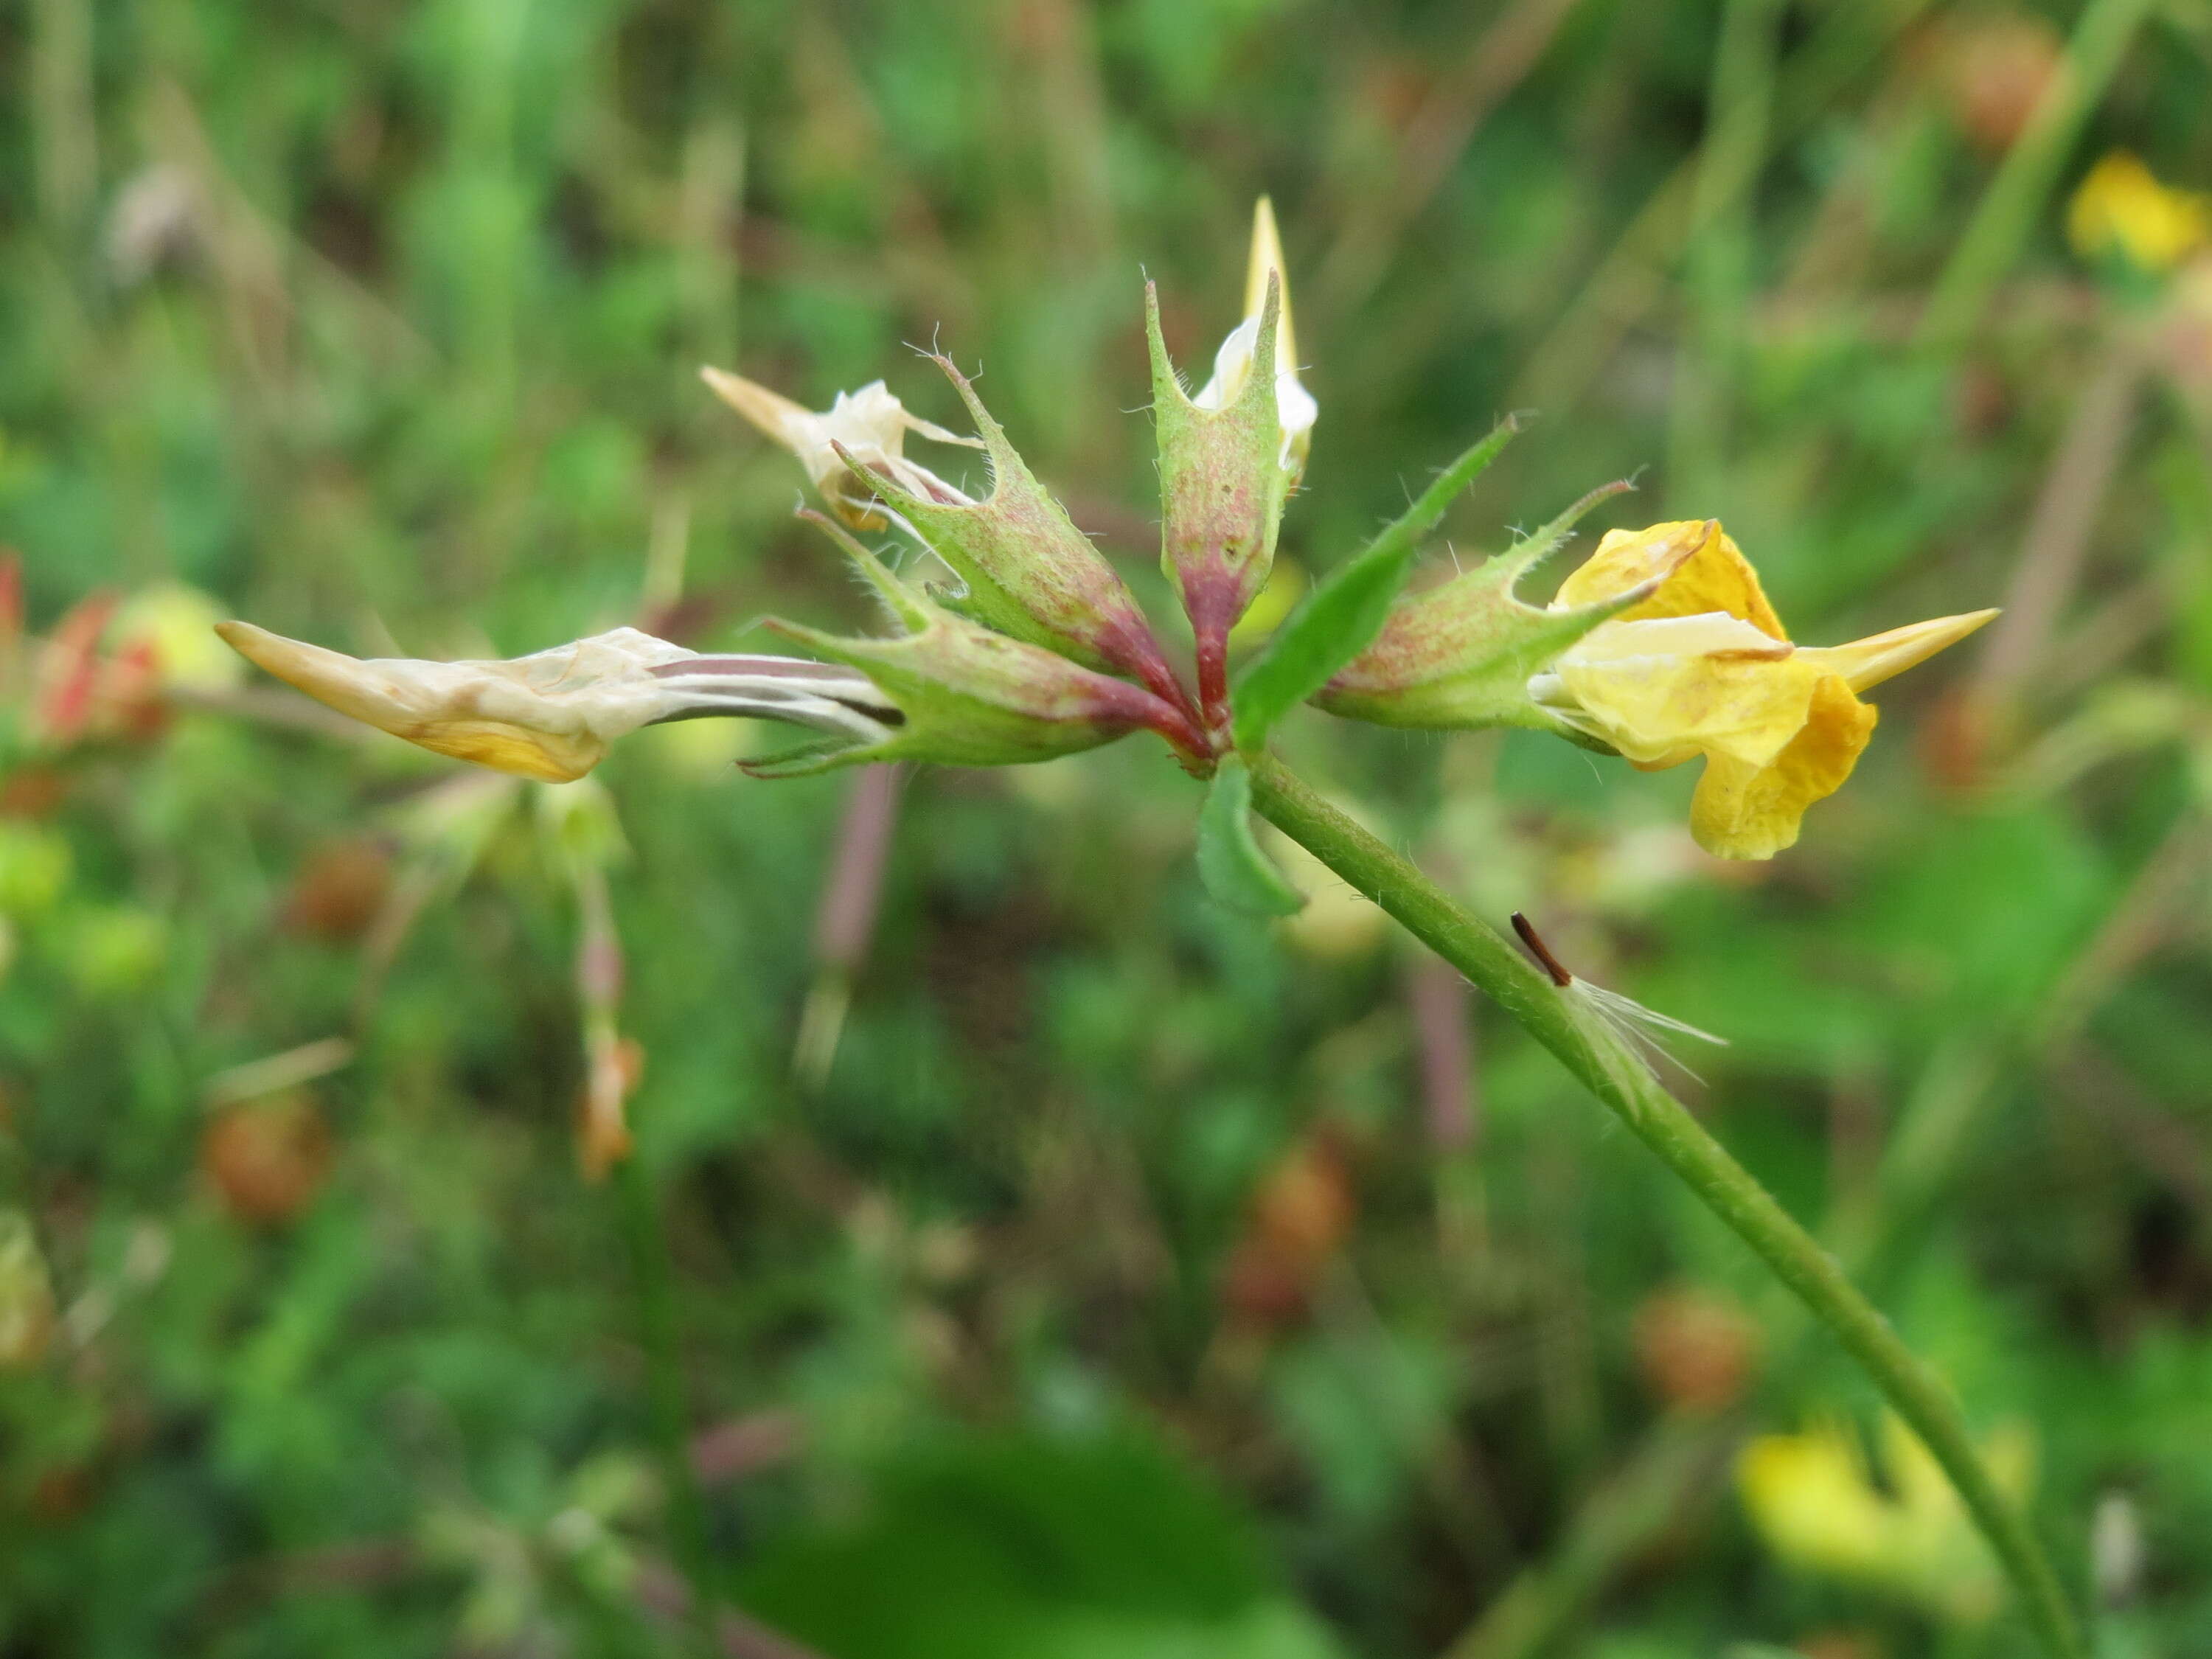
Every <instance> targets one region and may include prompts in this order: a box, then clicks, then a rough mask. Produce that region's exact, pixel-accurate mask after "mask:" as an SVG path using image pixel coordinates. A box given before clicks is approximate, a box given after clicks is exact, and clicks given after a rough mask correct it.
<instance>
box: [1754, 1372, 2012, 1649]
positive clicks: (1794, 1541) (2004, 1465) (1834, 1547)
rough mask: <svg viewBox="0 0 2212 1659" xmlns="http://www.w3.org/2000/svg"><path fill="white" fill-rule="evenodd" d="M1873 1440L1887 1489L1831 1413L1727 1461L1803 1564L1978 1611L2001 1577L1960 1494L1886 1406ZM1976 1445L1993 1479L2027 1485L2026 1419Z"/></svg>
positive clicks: (1944, 1609)
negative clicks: (1828, 1420) (1824, 1420)
mask: <svg viewBox="0 0 2212 1659" xmlns="http://www.w3.org/2000/svg"><path fill="white" fill-rule="evenodd" d="M1982 1453H1983V1455H1984V1459H1985V1460H1986V1461H1987V1462H1988V1463H1989V1466H1990V1473H1991V1474H1992V1475H1993V1476H1994V1477H1995V1478H1996V1481H1997V1483H1998V1485H1999V1486H2002V1487H2003V1488H2004V1489H2005V1491H2006V1492H2008V1493H2009V1494H2010V1495H2011V1496H2013V1497H2014V1498H2020V1497H2022V1496H2024V1495H2025V1494H2026V1492H2027V1488H2028V1486H2029V1485H2030V1484H2031V1479H2032V1473H2033V1462H2034V1459H2033V1445H2032V1444H2031V1443H2030V1441H2029V1439H2028V1437H2027V1431H2025V1430H2024V1429H2021V1428H2020V1427H2018V1426H2017V1425H2008V1426H2006V1427H2003V1428H2001V1429H1999V1430H1998V1431H1996V1432H1995V1433H1993V1434H1991V1435H1990V1437H1988V1439H1987V1440H1986V1441H1985V1442H1984V1444H1983V1446H1982ZM1881 1468H1882V1473H1883V1474H1885V1475H1886V1476H1887V1491H1883V1490H1881V1489H1880V1488H1877V1487H1876V1486H1875V1483H1874V1480H1873V1478H1872V1476H1871V1474H1870V1473H1869V1469H1868V1468H1867V1464H1866V1460H1865V1459H1864V1457H1863V1456H1862V1455H1861V1454H1860V1450H1859V1448H1858V1446H1857V1443H1856V1442H1855V1441H1854V1440H1853V1439H1852V1438H1850V1437H1849V1436H1848V1435H1846V1434H1845V1433H1844V1431H1843V1430H1842V1429H1840V1428H1838V1426H1836V1425H1833V1424H1824V1425H1820V1426H1819V1427H1816V1428H1814V1429H1810V1430H1808V1431H1806V1432H1805V1433H1803V1434H1775V1435H1762V1436H1761V1437H1759V1438H1758V1439H1756V1440H1753V1442H1752V1443H1750V1444H1749V1445H1748V1446H1747V1447H1745V1448H1744V1449H1743V1451H1742V1453H1741V1455H1739V1456H1738V1458H1737V1460H1736V1468H1735V1475H1736V1486H1737V1490H1738V1491H1739V1492H1741V1495H1742V1498H1743V1504H1744V1508H1745V1510H1747V1512H1748V1514H1749V1516H1750V1517H1751V1522H1752V1525H1753V1527H1754V1528H1756V1529H1757V1531H1758V1533H1759V1536H1760V1537H1761V1538H1762V1539H1764V1540H1765V1542H1766V1545H1767V1547H1768V1548H1770V1549H1771V1550H1772V1551H1773V1552H1774V1553H1775V1554H1776V1555H1778V1556H1779V1557H1780V1558H1781V1559H1783V1560H1784V1562H1786V1563H1787V1564H1788V1565H1790V1566H1792V1567H1794V1568H1796V1569H1797V1570H1798V1571H1802V1572H1808V1573H1812V1574H1814V1575H1818V1576H1822V1577H1833V1578H1841V1579H1846V1580H1849V1581H1850V1582H1851V1583H1858V1584H1863V1585H1866V1586H1868V1587H1869V1588H1872V1589H1880V1590H1884V1591H1887V1593H1889V1594H1890V1595H1895V1596H1898V1597H1900V1598H1902V1599H1903V1600H1905V1601H1911V1602H1912V1603H1913V1604H1915V1605H1916V1606H1918V1607H1923V1608H1924V1609H1925V1610H1927V1611H1928V1612H1929V1613H1935V1614H1936V1615H1938V1616H1940V1617H1942V1618H1946V1619H1953V1620H1960V1621H1965V1622H1972V1621H1978V1620H1984V1619H1987V1618H1988V1617H1990V1614H1992V1613H1995V1612H1996V1609H1997V1606H1998V1603H1999V1601H2000V1599H2001V1596H2002V1579H2001V1577H1999V1575H1998V1571H1997V1565H1996V1561H1995V1560H1994V1559H1992V1558H1991V1556H1990V1552H1989V1547H1988V1545H1987V1544H1986V1543H1984V1541H1983V1539H1982V1536H1981V1534H1979V1533H1978V1532H1977V1531H1976V1530H1975V1528H1974V1523H1973V1521H1972V1517H1970V1516H1968V1514H1967V1513H1966V1506H1965V1505H1964V1504H1962V1503H1961V1502H1960V1499H1959V1495H1958V1493H1957V1492H1954V1490H1953V1489H1952V1486H1951V1484H1950V1482H1949V1481H1948V1480H1947V1479H1946V1478H1945V1477H1944V1474H1943V1471H1942V1468H1941V1467H1940V1466H1939V1465H1938V1464H1937V1463H1936V1459H1935V1457H1934V1455H1932V1454H1931V1453H1930V1452H1929V1450H1928V1449H1927V1448H1926V1447H1925V1446H1923V1445H1922V1444H1921V1443H1920V1442H1919V1440H1918V1439H1917V1438H1916V1437H1914V1435H1913V1433H1912V1431H1911V1430H1910V1429H1908V1428H1906V1427H1905V1425H1904V1423H1903V1422H1902V1421H1900V1420H1899V1419H1898V1418H1897V1417H1895V1416H1894V1415H1892V1414H1888V1413H1885V1414H1884V1415H1883V1418H1882V1421H1881Z"/></svg>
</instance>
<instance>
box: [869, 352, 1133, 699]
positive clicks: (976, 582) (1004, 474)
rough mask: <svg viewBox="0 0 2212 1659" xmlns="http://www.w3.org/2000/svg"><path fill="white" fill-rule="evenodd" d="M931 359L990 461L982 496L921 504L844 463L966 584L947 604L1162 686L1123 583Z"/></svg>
mask: <svg viewBox="0 0 2212 1659" xmlns="http://www.w3.org/2000/svg"><path fill="white" fill-rule="evenodd" d="M930 361H931V362H933V363H935V364H936V365H937V366H938V368H940V369H942V370H943V371H944V373H945V378H946V379H947V380H951V382H952V386H953V389H954V390H955V391H957V392H958V393H959V394H960V400H961V401H962V402H963V403H964V404H967V405H968V413H969V418H970V419H972V420H973V421H974V422H975V431H976V434H977V435H978V436H979V437H980V438H981V440H982V447H983V449H984V452H985V453H986V454H987V456H988V457H989V459H990V465H991V491H990V494H988V495H986V496H984V497H983V499H981V501H936V500H930V499H926V498H924V497H923V496H921V495H915V494H913V493H911V492H910V491H908V490H905V489H901V488H899V486H898V485H897V484H896V483H893V482H891V481H890V479H888V478H886V477H883V476H882V475H881V474H880V473H878V472H876V471H872V470H871V469H869V468H867V467H864V466H862V465H860V463H859V462H857V461H855V460H854V459H852V458H851V457H849V456H846V457H845V458H844V459H845V463H846V465H847V466H848V467H849V468H850V469H851V470H852V471H853V473H854V476H855V477H858V478H859V479H860V482H861V483H865V484H866V486H867V487H868V488H869V489H872V490H873V491H874V492H875V495H876V496H877V498H878V499H879V500H880V501H883V502H884V503H885V504H886V505H887V506H889V507H891V508H893V509H894V510H895V511H896V512H897V513H898V514H899V516H900V517H901V518H902V519H904V520H906V521H907V522H908V524H909V525H911V526H913V527H914V529H915V532H916V533H917V534H919V535H920V536H921V538H922V539H923V540H924V541H925V542H927V544H929V546H930V548H931V550H933V551H934V552H935V553H936V554H937V556H939V558H941V559H943V560H944V561H945V563H946V564H947V565H948V566H950V567H951V569H952V571H953V572H954V574H957V576H958V577H959V578H960V580H961V581H962V582H963V583H964V584H965V585H966V587H967V590H968V591H967V592H966V593H965V594H963V595H961V596H960V597H959V598H957V599H948V600H947V601H946V605H947V607H948V608H950V609H953V610H956V611H958V612H959V613H960V614H963V615H964V616H967V617H970V618H972V619H973V620H975V621H976V622H979V623H982V624H984V625H985V626H986V627H988V628H994V629H997V630H998V631H999V632H1000V633H1002V634H1007V635H1012V637H1014V638H1015V639H1018V640H1026V641H1029V642H1030V644H1032V645H1041V646H1042V647H1045V648H1046V649H1047V650H1048V651H1057V652H1059V653H1060V654H1062V655H1063V656H1067V657H1072V658H1073V659H1075V660H1076V661H1078V662H1080V663H1083V664H1085V665H1087V666H1089V667H1092V668H1104V669H1109V670H1113V671H1118V672H1121V673H1127V674H1131V675H1133V676H1135V677H1136V678H1138V679H1139V680H1141V681H1143V682H1144V683H1145V684H1146V685H1148V686H1151V687H1152V688H1153V689H1154V690H1159V689H1160V688H1161V687H1162V686H1163V685H1164V684H1171V683H1172V681H1173V678H1174V675H1173V671H1171V670H1170V668H1169V667H1168V665H1167V661H1166V659H1165V657H1164V655H1163V654H1162V653H1161V651H1160V647H1159V645H1158V641H1155V640H1154V639H1153V637H1152V629H1151V627H1150V626H1149V625H1148V624H1147V623H1146V621H1145V617H1144V612H1143V611H1141V610H1140V609H1139V607H1138V605H1137V601H1136V599H1135V597H1134V596H1133V594H1132V593H1131V592H1129V589H1128V586H1127V584H1126V583H1124V582H1123V581H1122V580H1121V576H1120V574H1118V573H1117V572H1116V571H1115V568H1114V567H1113V566H1112V565H1111V564H1109V562H1107V560H1106V558H1105V556H1104V555H1103V554H1101V553H1100V552H1099V551H1098V550H1097V548H1096V547H1095V546H1093V545H1092V544H1091V539H1090V538H1088V537H1087V536H1085V534H1084V533H1083V532H1081V531H1079V530H1078V529H1077V528H1076V527H1075V525H1074V523H1073V521H1072V520H1070V519H1069V518H1068V516H1067V510H1066V508H1065V507H1062V506H1061V505H1060V502H1059V501H1056V500H1054V498H1053V495H1052V493H1051V491H1049V490H1048V489H1046V488H1045V487H1044V486H1043V485H1042V483H1039V482H1038V481H1037V478H1036V474H1035V473H1033V472H1031V471H1030V469H1029V466H1028V464H1027V463H1025V462H1024V460H1023V459H1022V458H1021V454H1020V452H1018V450H1016V449H1015V447H1014V446H1013V444H1012V442H1011V441H1009V440H1008V439H1007V437H1006V430H1005V428H1002V427H1000V424H999V423H998V422H996V421H994V420H993V419H992V418H991V414H990V411H989V410H987V409H985V408H984V406H983V401H982V399H981V398H978V397H977V396H976V395H975V387H974V386H971V385H970V384H969V380H968V378H967V376H965V375H963V374H961V372H960V371H959V369H958V368H955V367H954V366H953V363H952V360H951V358H949V357H945V356H932V357H931V359H930ZM840 453H841V455H842V451H841V452H840Z"/></svg>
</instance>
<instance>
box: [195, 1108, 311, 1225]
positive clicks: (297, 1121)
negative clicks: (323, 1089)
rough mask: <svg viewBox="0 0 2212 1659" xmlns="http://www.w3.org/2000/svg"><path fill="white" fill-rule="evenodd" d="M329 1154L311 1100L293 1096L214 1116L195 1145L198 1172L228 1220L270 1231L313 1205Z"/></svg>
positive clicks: (231, 1109) (232, 1109) (224, 1111)
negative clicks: (210, 1186) (219, 1199)
mask: <svg viewBox="0 0 2212 1659" xmlns="http://www.w3.org/2000/svg"><path fill="white" fill-rule="evenodd" d="M332 1152H333V1147H332V1145H331V1132H330V1127H329V1125H328V1124H327V1123H325V1121H324V1119H323V1114H322V1111H321V1109H319V1107H318V1106H317V1105H316V1104H315V1100H314V1097H313V1096H312V1095H310V1094H309V1093H307V1091H305V1090H303V1089H302V1090H294V1091H289V1092H287V1093H283V1094H277V1095H270V1096H267V1097H264V1098H262V1099H259V1100H249V1101H242V1102H240V1103H239V1104H237V1105H235V1106H227V1107H225V1108H223V1109H222V1110H221V1111H219V1112H217V1113H216V1114H215V1115H214V1116H212V1117H211V1118H210V1119H209V1120H208V1126H207V1131H206V1133H204V1135H203V1136H202V1137H201V1139H200V1167H201V1169H203V1170H205V1171H206V1172H207V1175H208V1178H209V1179H210V1180H211V1181H212V1182H214V1183H215V1187H216V1192H217V1193H219V1194H221V1195H222V1201H223V1205H224V1207H225V1208H227V1209H228V1210H229V1212H231V1214H232V1215H233V1216H234V1217H236V1218H238V1219H239V1220H240V1221H247V1222H252V1223H254V1224H256V1225H264V1226H266V1225H277V1224H279V1223H283V1222H286V1221H289V1220H291V1219H292V1218H294V1217H295V1216H296V1215H298V1214H299V1213H300V1212H301V1211H303V1210H305V1209H306V1208H307V1206H308V1205H310V1204H312V1203H313V1201H314V1200H315V1195H316V1194H318V1193H319V1192H320V1191H321V1190H322V1187H323V1182H324V1181H325V1179H326V1178H327V1177H328V1176H329V1174H330V1169H331V1157H332Z"/></svg>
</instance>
